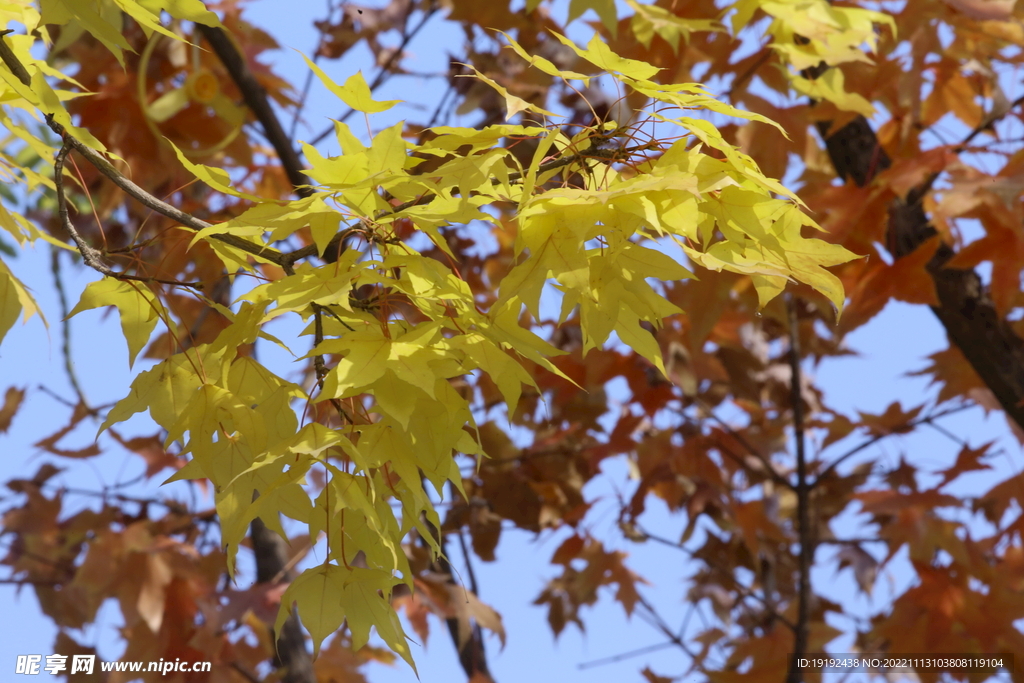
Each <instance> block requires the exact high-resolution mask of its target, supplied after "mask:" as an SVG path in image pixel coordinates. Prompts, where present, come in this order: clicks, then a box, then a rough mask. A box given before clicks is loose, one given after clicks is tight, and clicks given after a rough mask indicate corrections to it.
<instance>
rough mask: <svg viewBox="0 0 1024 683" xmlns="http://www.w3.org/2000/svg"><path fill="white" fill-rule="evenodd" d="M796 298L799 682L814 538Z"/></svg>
mask: <svg viewBox="0 0 1024 683" xmlns="http://www.w3.org/2000/svg"><path fill="white" fill-rule="evenodd" d="M797 303H798V300H797V299H796V298H795V297H793V296H790V297H789V298H788V300H787V301H786V305H787V308H788V309H789V367H790V370H791V373H790V402H791V403H792V404H793V405H792V409H793V437H794V439H795V440H796V498H797V504H796V506H797V535H798V537H799V539H800V557H799V571H800V576H799V583H798V587H797V591H798V595H797V620H796V629H795V632H794V641H793V660H792V662H791V663H790V667H789V676H788V677H787V679H786V680H787V682H788V683H802V681H803V680H804V674H803V667H801V666H800V665H799V664H798V663H797V662H798V661H799V658H801V657H803V656H804V655H805V654H806V653H807V647H808V640H809V635H810V603H811V564H813V562H814V542H813V540H812V538H811V519H810V496H809V495H808V494H809V489H808V486H807V444H806V440H805V438H804V399H803V392H802V391H801V377H800V326H799V323H800V321H799V320H798V319H797Z"/></svg>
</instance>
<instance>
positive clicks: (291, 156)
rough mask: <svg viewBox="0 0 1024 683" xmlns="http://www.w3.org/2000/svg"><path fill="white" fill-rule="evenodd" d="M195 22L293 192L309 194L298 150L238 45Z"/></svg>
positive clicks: (219, 31)
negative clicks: (263, 137) (274, 155)
mask: <svg viewBox="0 0 1024 683" xmlns="http://www.w3.org/2000/svg"><path fill="white" fill-rule="evenodd" d="M196 26H197V27H198V28H199V31H200V33H202V34H203V37H204V38H206V41H207V42H208V43H210V47H212V48H213V51H214V52H216V53H217V57H218V58H219V59H220V61H221V63H222V64H223V65H224V68H226V69H227V70H228V73H229V74H230V75H231V80H233V81H234V82H235V85H237V86H238V89H239V90H240V91H242V97H243V98H244V99H245V104H246V106H247V107H249V109H251V110H252V113H253V114H255V115H256V118H257V120H259V122H260V125H262V126H263V133H264V134H265V135H266V136H267V140H269V141H270V144H271V145H273V147H274V151H275V152H277V158H278V159H280V160H281V166H282V167H283V168H284V172H285V174H286V175H287V176H288V182H290V183H291V184H292V187H294V188H295V194H297V195H299V196H300V197H310V196H312V195H313V188H311V187H309V178H307V177H306V174H304V173H303V172H302V163H301V162H300V161H299V155H298V152H296V151H295V148H294V147H292V141H291V140H289V139H288V136H287V135H285V132H284V128H282V127H281V121H280V120H278V118H277V114H275V113H274V110H273V108H272V107H271V106H270V101H269V100H268V99H267V91H266V90H264V89H263V86H262V85H260V82H259V81H257V80H256V77H255V76H253V74H252V71H250V70H249V66H248V65H247V64H246V63H245V58H244V57H242V55H241V54H239V52H238V48H236V47H235V44H234V43H233V42H231V38H229V37H228V34H227V33H225V32H224V29H222V28H219V27H216V26H204V25H202V24H196Z"/></svg>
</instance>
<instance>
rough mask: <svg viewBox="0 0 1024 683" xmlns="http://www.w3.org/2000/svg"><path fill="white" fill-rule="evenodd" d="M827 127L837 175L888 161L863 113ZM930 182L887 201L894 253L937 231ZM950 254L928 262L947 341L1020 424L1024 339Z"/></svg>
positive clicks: (945, 251) (863, 175) (862, 174)
mask: <svg viewBox="0 0 1024 683" xmlns="http://www.w3.org/2000/svg"><path fill="white" fill-rule="evenodd" d="M829 128H830V123H829V122H822V123H820V124H819V131H820V132H821V134H822V137H824V138H825V144H826V146H827V148H828V153H829V156H830V157H831V159H832V164H833V166H835V169H836V173H838V174H839V176H840V177H841V178H844V179H847V180H853V182H855V183H857V185H859V186H864V185H866V184H867V183H868V182H870V181H871V179H872V178H873V177H874V176H875V175H876V174H877V173H878V172H880V171H883V170H885V169H886V168H888V167H889V166H890V165H891V164H892V161H891V160H890V159H889V156H888V155H887V154H886V153H885V150H884V149H882V147H881V146H880V145H879V143H878V138H877V136H876V135H875V132H874V130H872V128H871V124H870V123H868V121H867V119H865V118H864V117H862V116H858V117H857V118H855V119H854V120H852V121H851V122H850V123H848V124H846V125H845V126H843V127H842V128H840V129H839V130H837V131H835V132H834V133H832V134H831V135H828V130H829ZM826 136H827V137H826ZM930 187H931V180H929V181H928V182H927V183H926V184H925V185H922V186H920V187H918V188H915V189H914V190H911V191H910V192H909V193H908V194H907V196H906V197H904V198H898V199H895V200H893V202H892V203H891V204H890V206H889V224H888V232H887V240H888V244H889V249H890V251H891V252H892V254H893V257H894V258H902V257H903V256H906V255H907V254H910V253H911V252H913V251H914V250H915V249H917V248H918V247H919V246H920V245H921V244H922V243H924V242H925V241H926V240H927V239H928V238H929V237H931V236H933V235H934V234H935V228H934V227H932V226H931V224H930V223H929V221H928V216H927V215H926V214H925V212H924V209H923V207H922V206H921V199H922V198H923V197H924V195H925V194H927V192H928V190H929V189H930ZM953 255H954V251H953V248H952V247H951V246H950V245H948V244H945V243H942V244H940V245H939V248H938V249H937V250H936V252H935V255H934V256H933V257H932V259H931V261H930V262H929V263H928V272H929V273H931V276H932V279H933V280H934V281H935V290H936V294H937V295H938V300H939V305H938V306H932V307H931V308H932V311H933V312H934V313H935V315H936V317H937V318H938V319H939V321H940V322H941V323H942V326H943V327H944V328H946V334H947V335H948V336H949V340H950V343H952V344H955V345H956V347H957V348H959V349H960V351H961V352H962V353H963V354H964V356H965V357H966V358H967V360H968V362H970V364H971V366H972V367H973V368H974V370H975V372H977V373H978V376H979V377H980V378H981V380H982V381H983V382H984V383H985V384H986V385H987V386H988V388H989V389H991V391H992V393H993V394H994V395H995V397H996V399H997V400H998V401H999V404H1000V405H1001V406H1002V408H1003V410H1005V411H1006V414H1007V415H1008V416H1009V417H1010V418H1012V419H1013V421H1014V422H1016V423H1017V425H1018V426H1020V427H1022V428H1024V405H1022V404H1024V340H1021V338H1020V337H1018V336H1017V334H1016V333H1015V332H1014V330H1013V328H1012V327H1011V326H1010V325H1009V323H1008V322H1007V321H1006V320H1004V319H1003V318H1002V317H1001V316H1000V315H999V312H998V311H997V310H996V308H995V305H994V304H993V302H992V299H991V298H990V297H989V296H988V292H987V291H986V289H985V286H984V284H983V283H982V281H981V277H980V276H979V275H978V274H977V273H976V272H975V271H974V270H971V269H961V268H949V267H947V266H946V264H947V263H948V262H949V260H950V259H951V258H952V257H953Z"/></svg>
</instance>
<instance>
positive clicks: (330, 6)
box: [288, 0, 335, 141]
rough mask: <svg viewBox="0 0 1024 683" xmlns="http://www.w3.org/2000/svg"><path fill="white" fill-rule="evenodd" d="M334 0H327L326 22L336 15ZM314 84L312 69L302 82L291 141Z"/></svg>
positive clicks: (318, 43) (317, 53)
mask: <svg viewBox="0 0 1024 683" xmlns="http://www.w3.org/2000/svg"><path fill="white" fill-rule="evenodd" d="M334 10H335V7H334V0H327V17H326V18H325V19H324V23H325V24H330V22H331V18H332V17H333V16H334ZM325 35H326V33H325V32H324V31H321V32H320V37H319V38H317V41H316V47H315V48H314V49H313V63H314V64H316V63H317V62H319V61H320V51H321V50H322V49H323V46H324V36H325ZM312 86H313V70H312V69H310V70H308V71H307V72H306V82H305V83H303V84H302V93H301V94H300V95H299V103H298V104H297V105H296V106H295V113H294V114H293V115H292V125H291V126H290V130H289V131H288V139H289V140H291V141H294V140H295V132H296V131H297V130H298V128H299V119H300V118H301V116H302V110H303V109H304V108H305V107H306V100H307V99H309V89H310V88H311V87H312Z"/></svg>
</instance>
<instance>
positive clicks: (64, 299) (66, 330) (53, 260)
mask: <svg viewBox="0 0 1024 683" xmlns="http://www.w3.org/2000/svg"><path fill="white" fill-rule="evenodd" d="M50 272H51V273H53V285H54V288H55V289H56V290H57V300H58V301H59V302H60V319H61V342H62V343H61V352H62V353H63V354H64V371H65V372H67V375H68V381H69V382H70V383H71V388H72V389H74V391H75V394H76V395H77V396H78V402H79V403H81V404H82V405H83V406H85V409H86V410H87V411H88V412H90V413H95V411H94V410H93V409H92V408H91V407H89V401H88V400H87V399H86V398H85V392H84V391H82V385H81V384H80V383H79V381H78V373H76V372H75V365H74V363H73V362H72V360H71V321H70V320H68V312H69V310H70V309H69V308H68V295H67V292H65V291H64V281H63V280H62V279H61V277H60V252H59V251H57V248H56V247H52V248H51V250H50Z"/></svg>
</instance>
